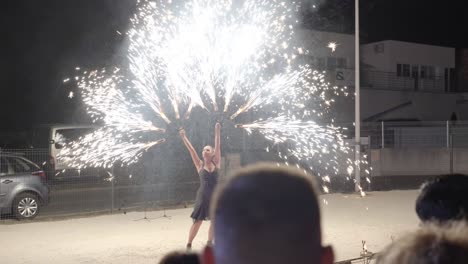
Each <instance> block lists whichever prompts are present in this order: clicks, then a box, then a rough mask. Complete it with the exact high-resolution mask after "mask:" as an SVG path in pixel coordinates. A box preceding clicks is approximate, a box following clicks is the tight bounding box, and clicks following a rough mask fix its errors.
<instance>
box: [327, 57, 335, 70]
mask: <svg viewBox="0 0 468 264" xmlns="http://www.w3.org/2000/svg"><path fill="white" fill-rule="evenodd" d="M327 69H328V70H330V71H334V70H336V58H334V57H328V58H327Z"/></svg>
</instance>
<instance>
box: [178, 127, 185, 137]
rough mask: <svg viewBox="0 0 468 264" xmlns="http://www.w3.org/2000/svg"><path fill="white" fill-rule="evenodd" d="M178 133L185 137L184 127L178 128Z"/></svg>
mask: <svg viewBox="0 0 468 264" xmlns="http://www.w3.org/2000/svg"><path fill="white" fill-rule="evenodd" d="M179 135H180V136H181V137H185V136H186V134H185V129H183V128H180V129H179Z"/></svg>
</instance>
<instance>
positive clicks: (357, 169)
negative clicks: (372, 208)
mask: <svg viewBox="0 0 468 264" xmlns="http://www.w3.org/2000/svg"><path fill="white" fill-rule="evenodd" d="M354 9H355V37H354V40H355V71H354V74H355V77H354V78H355V84H354V86H355V100H354V107H355V114H354V117H355V121H354V123H355V129H354V131H355V135H354V137H355V146H354V148H355V153H354V163H355V165H354V167H355V168H354V173H355V180H356V183H355V190H356V191H359V190H360V186H361V109H360V103H361V100H360V99H361V98H360V96H361V95H360V85H361V83H360V58H361V57H360V50H359V49H360V44H359V0H355V8H354Z"/></svg>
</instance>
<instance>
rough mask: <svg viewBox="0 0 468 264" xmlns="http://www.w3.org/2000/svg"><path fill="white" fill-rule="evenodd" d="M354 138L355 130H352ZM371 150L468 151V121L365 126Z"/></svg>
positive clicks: (362, 128)
mask: <svg viewBox="0 0 468 264" xmlns="http://www.w3.org/2000/svg"><path fill="white" fill-rule="evenodd" d="M349 133H350V135H353V134H352V133H354V127H350V129H349ZM361 134H362V136H363V137H369V142H370V148H371V149H378V148H452V147H453V148H468V122H466V121H433V122H427V121H425V122H419V121H410V122H387V121H382V122H372V123H363V124H362V125H361Z"/></svg>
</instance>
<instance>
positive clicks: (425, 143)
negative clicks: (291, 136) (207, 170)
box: [0, 121, 468, 216]
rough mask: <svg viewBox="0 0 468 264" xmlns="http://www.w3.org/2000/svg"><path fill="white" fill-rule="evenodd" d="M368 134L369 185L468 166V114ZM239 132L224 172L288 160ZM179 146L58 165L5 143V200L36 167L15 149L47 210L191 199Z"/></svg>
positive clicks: (109, 208) (193, 186) (44, 152)
mask: <svg viewBox="0 0 468 264" xmlns="http://www.w3.org/2000/svg"><path fill="white" fill-rule="evenodd" d="M353 130H354V129H353V127H352V126H351V127H350V129H349V130H348V132H349V135H348V138H349V139H350V141H352V136H353V135H354V131H353ZM361 134H362V136H363V137H364V138H367V139H368V140H363V142H365V143H368V144H366V145H363V146H362V152H363V153H364V154H365V156H367V160H368V163H369V166H371V167H372V170H371V173H370V179H371V182H372V184H370V185H368V184H367V183H368V182H367V179H364V178H363V181H362V184H363V186H364V187H365V188H366V189H372V190H377V189H380V188H387V189H390V188H406V187H412V188H414V187H417V186H418V185H419V184H420V183H421V182H422V181H423V180H426V179H427V177H431V176H434V175H440V174H448V173H468V162H467V161H468V122H460V121H458V122H456V121H443V122H376V123H364V124H363V125H362V127H361ZM238 140H239V142H237V143H238V144H237V148H234V147H230V148H229V150H230V151H229V153H225V157H224V161H223V162H222V164H223V169H222V175H227V174H229V173H230V172H231V171H234V170H235V169H237V168H239V167H240V166H244V165H246V164H249V163H254V162H258V161H280V160H281V159H280V158H278V155H277V153H274V152H275V151H271V152H270V153H267V152H266V151H265V144H266V143H265V142H261V141H260V140H259V139H258V138H253V137H247V136H244V138H242V139H241V138H239V139H238ZM241 142H242V143H241ZM226 148H227V147H226ZM168 151H169V152H170V151H173V152H174V153H172V152H171V153H168ZM182 151H184V150H183V149H182ZM175 152H177V151H176V150H172V148H170V147H168V148H167V149H163V150H161V149H158V150H154V151H149V152H148V153H145V155H143V158H142V159H141V160H140V161H139V162H138V163H136V164H133V165H130V166H122V165H119V164H116V165H115V166H114V167H113V168H109V169H97V168H88V169H81V170H80V169H76V168H67V169H61V170H56V169H55V168H54V159H53V158H51V156H50V155H49V150H48V149H2V151H1V152H0V153H1V159H0V165H1V166H0V167H1V169H2V171H1V174H2V181H0V192H2V196H0V199H2V200H3V201H2V200H0V202H3V203H10V205H11V203H12V202H13V201H7V200H8V199H5V198H1V197H5V196H7V195H8V194H5V193H6V192H7V190H8V189H11V188H7V187H8V186H9V185H11V184H10V183H8V184H6V183H4V182H3V181H4V180H5V177H6V176H8V175H14V174H18V173H22V175H32V174H33V173H35V171H34V170H32V169H24V168H23V165H24V164H22V163H24V162H22V161H21V160H20V161H17V160H14V159H13V158H11V157H8V155H10V156H13V157H21V158H24V159H26V160H28V161H31V162H33V163H35V164H37V165H38V166H39V167H40V169H38V170H42V171H44V172H45V175H44V181H45V182H46V184H47V185H48V186H49V187H50V195H49V200H50V203H49V204H48V206H47V207H44V208H43V210H42V211H41V215H42V216H47V215H64V214H76V213H87V212H114V211H118V210H127V209H129V208H132V209H133V210H136V209H142V210H143V209H145V208H162V207H168V206H171V207H173V206H185V205H188V204H190V203H191V202H193V201H194V199H195V197H196V191H197V189H198V187H199V180H198V175H197V173H196V171H195V170H194V168H193V166H192V164H191V160H190V156H189V155H188V154H187V153H186V152H181V153H184V155H180V153H179V154H178V152H177V153H175ZM350 155H353V153H350ZM174 157H177V159H174ZM345 158H352V157H345ZM345 158H343V159H345ZM344 171H346V170H344ZM343 176H344V177H343ZM18 179H19V178H18ZM13 180H17V179H13ZM18 181H20V180H18ZM412 181H415V183H414V184H412V183H411V182H412ZM20 182H21V181H20ZM353 189H354V183H353V181H352V175H351V176H350V175H339V176H338V177H336V178H334V179H332V184H331V186H330V191H352V190H353ZM2 207H5V204H4V205H3V206H2ZM7 207H8V206H7Z"/></svg>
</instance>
